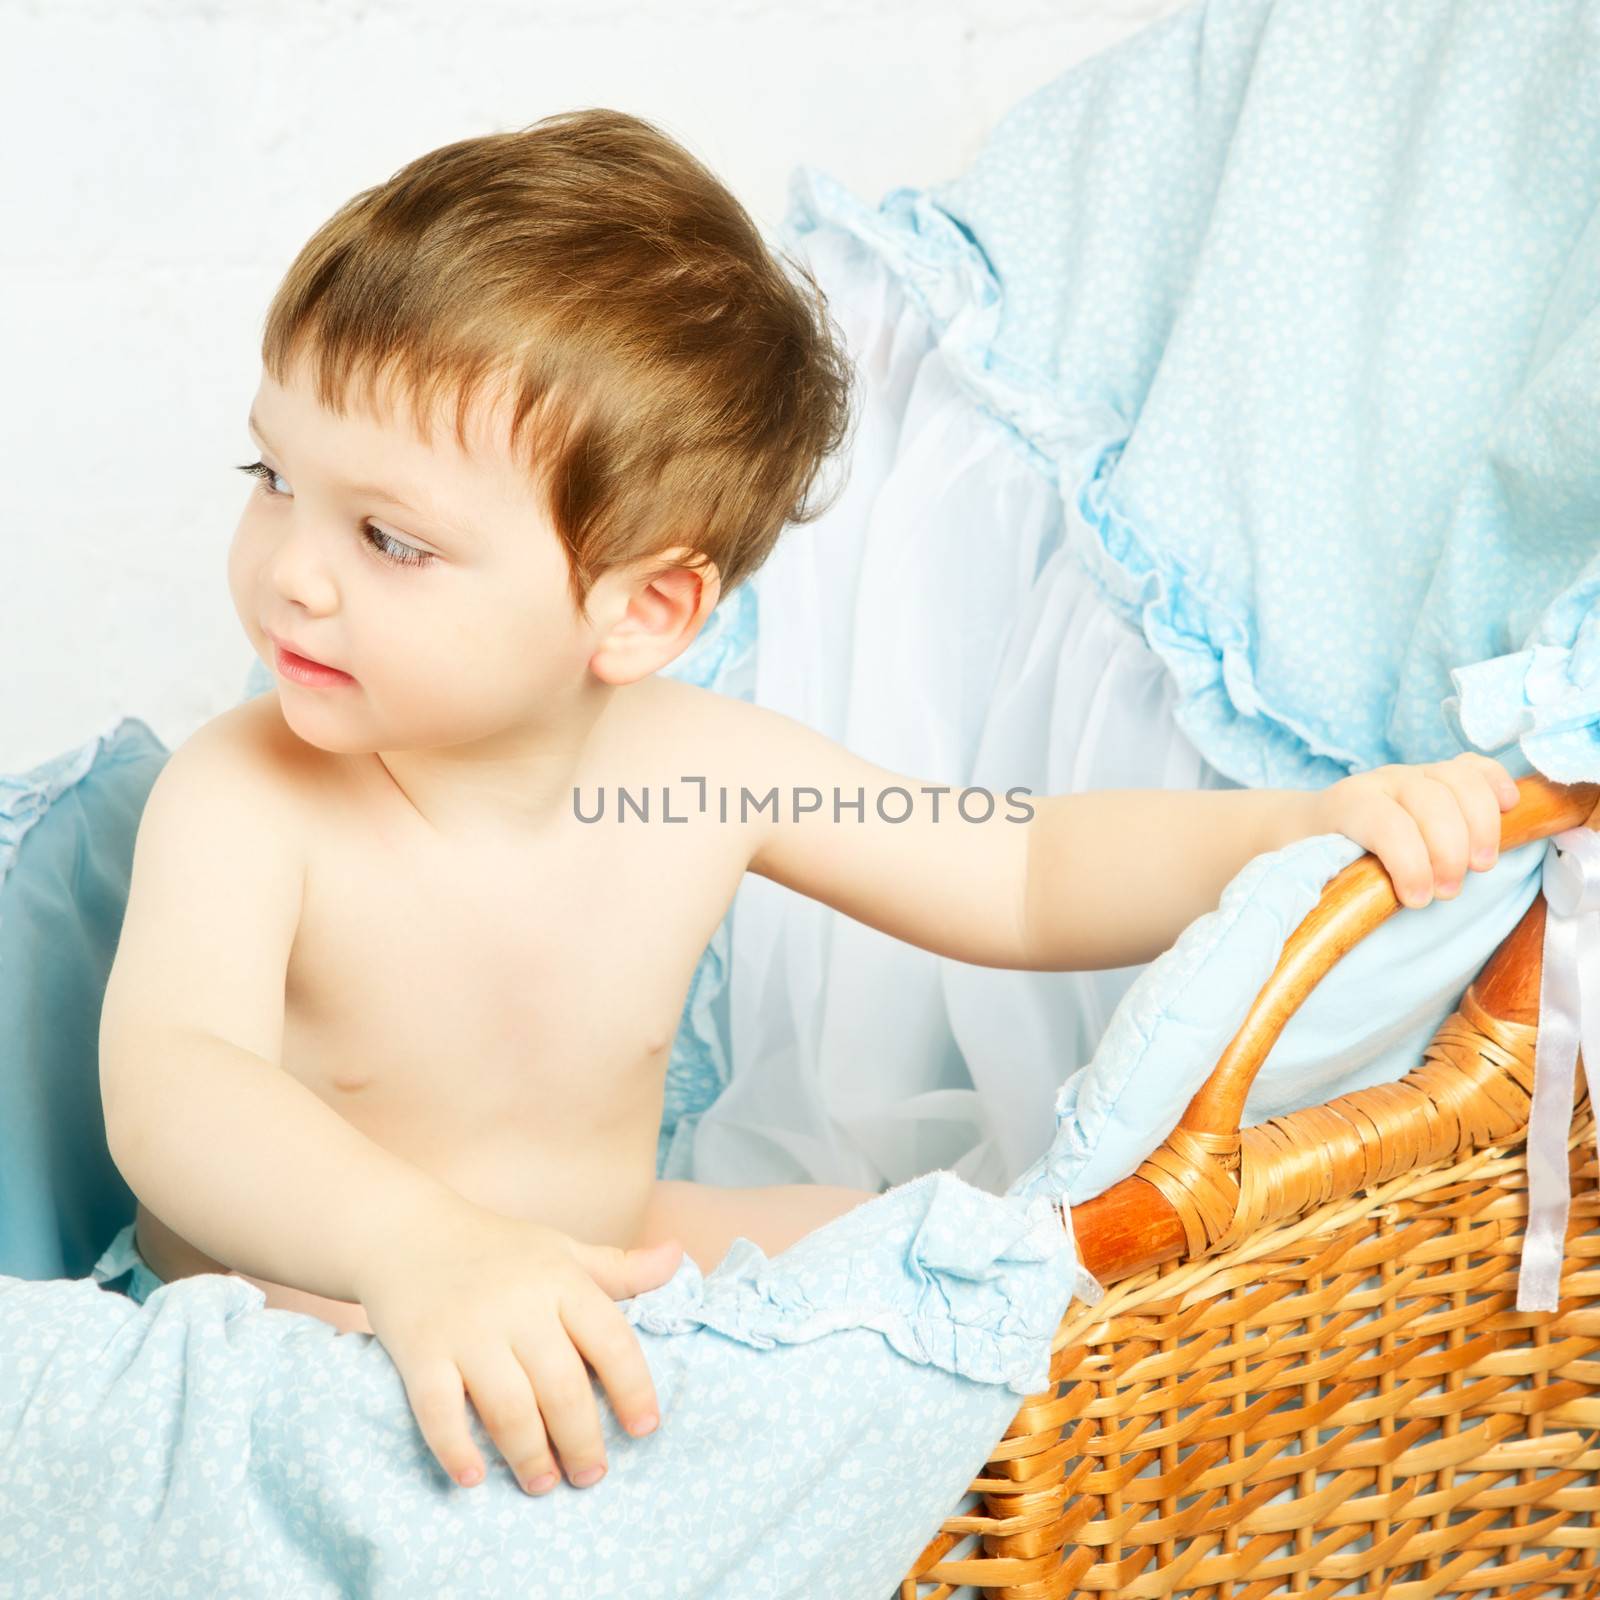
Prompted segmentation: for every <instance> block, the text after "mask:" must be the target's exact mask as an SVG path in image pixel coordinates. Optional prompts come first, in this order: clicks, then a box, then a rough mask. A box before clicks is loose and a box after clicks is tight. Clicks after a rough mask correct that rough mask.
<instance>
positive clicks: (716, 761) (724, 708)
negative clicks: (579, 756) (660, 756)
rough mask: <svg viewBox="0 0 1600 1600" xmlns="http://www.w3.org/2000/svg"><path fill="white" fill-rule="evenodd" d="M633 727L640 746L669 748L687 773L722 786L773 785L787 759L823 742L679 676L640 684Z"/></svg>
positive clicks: (774, 714) (783, 719) (789, 721)
mask: <svg viewBox="0 0 1600 1600" xmlns="http://www.w3.org/2000/svg"><path fill="white" fill-rule="evenodd" d="M640 687H641V688H645V689H648V690H649V693H648V694H645V695H642V696H640V697H639V698H638V700H637V702H636V705H635V710H634V727H635V728H636V729H637V730H638V737H639V739H640V740H641V741H642V742H646V741H647V742H650V743H653V744H656V745H658V746H659V747H661V748H663V749H666V750H670V751H671V752H672V753H673V755H674V757H675V758H676V759H678V760H680V761H681V762H683V763H688V762H691V761H693V762H695V763H697V765H695V766H693V767H690V766H687V765H686V766H685V771H694V772H698V773H703V774H705V775H706V776H707V777H715V778H716V779H717V780H719V781H722V782H731V783H735V784H737V783H754V782H756V781H757V780H758V779H759V778H761V777H763V776H765V778H766V779H767V781H768V782H771V781H772V779H773V775H774V773H775V772H776V771H778V770H779V769H781V768H782V767H784V766H785V765H786V764H787V759H786V758H788V757H792V756H793V755H794V754H796V753H797V752H803V751H804V750H805V749H806V747H807V745H808V742H809V741H813V740H817V739H820V737H821V736H820V735H819V734H817V733H816V732H815V730H813V729H810V728H808V727H806V725H805V724H804V723H801V722H797V721H796V720H795V719H794V718H793V717H789V716H785V715H784V714H783V713H782V712H781V711H774V710H772V709H771V708H770V707H768V706H761V705H755V704H754V703H752V702H751V701H749V700H740V699H738V698H736V697H735V696H733V695H729V694H723V693H721V692H720V691H719V690H716V689H703V688H701V687H700V686H699V685H697V684H692V683H683V682H680V681H679V680H678V679H676V678H664V677H656V678H652V679H650V680H649V681H648V683H646V684H644V685H641V686H640Z"/></svg>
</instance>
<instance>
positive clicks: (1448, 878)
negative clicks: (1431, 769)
mask: <svg viewBox="0 0 1600 1600" xmlns="http://www.w3.org/2000/svg"><path fill="white" fill-rule="evenodd" d="M1393 797H1394V799H1395V800H1396V802H1397V803H1398V805H1399V807H1400V809H1401V812H1402V814H1403V815H1405V816H1406V817H1407V818H1408V819H1409V821H1410V823H1411V826H1412V828H1413V829H1414V830H1415V831H1416V832H1417V833H1418V834H1419V835H1420V847H1421V852H1422V861H1421V862H1420V863H1419V862H1418V860H1417V846H1416V845H1415V844H1413V843H1410V842H1407V843H1405V844H1401V843H1400V840H1399V836H1398V835H1399V833H1402V832H1403V831H1404V830H1403V827H1402V828H1401V829H1399V830H1397V834H1396V838H1395V848H1396V850H1397V859H1395V860H1391V859H1390V857H1389V855H1388V854H1387V853H1386V852H1385V850H1384V849H1383V848H1381V847H1379V846H1371V847H1370V848H1375V849H1377V851H1378V854H1379V856H1380V857H1381V858H1382V860H1383V864H1384V866H1386V867H1387V868H1388V869H1389V876H1390V878H1392V879H1393V880H1394V886H1395V893H1396V894H1397V895H1398V896H1399V897H1400V900H1401V903H1402V904H1404V905H1408V906H1425V905H1427V903H1428V902H1429V900H1431V899H1432V897H1433V894H1434V890H1435V887H1436V886H1438V885H1445V886H1449V885H1452V884H1453V885H1454V886H1455V887H1456V888H1459V887H1460V883H1461V880H1462V878H1463V877H1465V876H1466V871H1467V849H1468V834H1467V821H1466V818H1465V817H1463V816H1462V814H1461V804H1460V802H1459V801H1458V800H1457V799H1456V797H1455V793H1454V791H1453V790H1452V789H1451V788H1450V787H1449V786H1448V785H1446V784H1444V783H1441V782H1440V781H1439V780H1438V779H1436V778H1434V777H1432V776H1430V775H1429V774H1427V773H1425V772H1423V771H1422V770H1421V769H1420V768H1402V769H1401V774H1400V777H1399V779H1398V782H1397V783H1396V785H1395V788H1394V790H1393ZM1450 892H1451V893H1453V892H1454V889H1453V888H1452V889H1451V890H1450Z"/></svg>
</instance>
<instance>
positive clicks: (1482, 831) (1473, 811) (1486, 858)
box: [1427, 760, 1500, 882]
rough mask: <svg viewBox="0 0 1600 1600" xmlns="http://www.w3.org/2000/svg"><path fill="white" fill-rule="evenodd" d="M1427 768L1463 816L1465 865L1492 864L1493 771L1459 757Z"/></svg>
mask: <svg viewBox="0 0 1600 1600" xmlns="http://www.w3.org/2000/svg"><path fill="white" fill-rule="evenodd" d="M1427 771H1428V775H1429V776H1430V777H1432V778H1434V779H1435V780H1437V781H1438V782H1439V783H1442V784H1444V785H1445V786H1446V787H1447V788H1448V789H1449V790H1450V792H1451V793H1452V794H1454V795H1455V797H1456V804H1457V805H1458V806H1459V807H1460V808H1461V814H1462V816H1463V817H1464V818H1465V819H1466V824H1467V835H1468V846H1467V848H1468V857H1469V860H1468V864H1469V865H1471V866H1472V867H1475V868H1480V869H1481V868H1486V867H1491V866H1493V865H1494V863H1495V860H1496V858H1497V857H1498V856H1499V854H1500V790H1499V786H1498V784H1497V783H1496V781H1495V778H1494V776H1493V774H1491V773H1489V772H1487V771H1485V770H1484V768H1483V767H1482V766H1481V765H1479V764H1478V763H1477V762H1462V761H1460V760H1456V761H1446V762H1442V763H1440V764H1439V765H1438V766H1432V767H1429V768H1428V769H1427ZM1463 875H1464V874H1463ZM1457 881H1458V882H1459V877H1458V879H1457Z"/></svg>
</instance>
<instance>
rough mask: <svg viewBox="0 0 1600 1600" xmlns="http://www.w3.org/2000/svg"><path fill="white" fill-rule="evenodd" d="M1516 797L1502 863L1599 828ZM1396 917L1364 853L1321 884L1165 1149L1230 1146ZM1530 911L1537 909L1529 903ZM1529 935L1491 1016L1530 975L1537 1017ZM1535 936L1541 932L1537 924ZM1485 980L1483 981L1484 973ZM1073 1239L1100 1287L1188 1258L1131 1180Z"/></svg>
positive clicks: (1520, 1001) (1524, 794) (1534, 951)
mask: <svg viewBox="0 0 1600 1600" xmlns="http://www.w3.org/2000/svg"><path fill="white" fill-rule="evenodd" d="M1517 789H1518V791H1519V794H1518V800H1517V803H1516V805H1515V806H1513V807H1512V808H1511V809H1510V810H1509V811H1507V812H1506V813H1505V814H1504V815H1503V816H1502V817H1501V819H1500V849H1501V853H1502V854H1504V853H1505V852H1506V851H1507V850H1514V849H1516V848H1517V847H1518V846H1519V845H1523V844H1528V843H1530V842H1532V841H1533V840H1535V839H1544V838H1548V837H1549V836H1550V835H1551V834H1554V833H1560V832H1562V831H1563V830H1564V829H1567V828H1575V827H1579V826H1581V825H1583V824H1587V825H1589V826H1590V827H1596V826H1600V784H1594V783H1580V784H1560V783H1554V782H1552V781H1551V780H1550V779H1548V778H1544V777H1541V776H1540V775H1538V774H1537V773H1535V774H1531V775H1530V776H1528V777H1525V778H1520V779H1518V780H1517ZM1401 909H1404V908H1402V906H1401V904H1400V901H1399V900H1398V899H1397V898H1396V896H1395V892H1394V885H1393V883H1392V882H1391V880H1390V878H1389V874H1388V872H1387V871H1386V870H1385V869H1384V866H1383V864H1382V862H1381V861H1379V859H1378V858H1377V856H1375V855H1373V854H1371V853H1370V852H1369V853H1368V854H1366V855H1364V856H1362V857H1361V859H1360V860H1358V861H1352V862H1351V863H1350V865H1349V866H1348V867H1346V868H1344V870H1343V871H1341V872H1338V873H1336V874H1335V875H1334V876H1333V877H1332V878H1330V879H1329V880H1328V882H1327V884H1326V885H1325V886H1324V888H1323V891H1322V895H1321V898H1320V899H1319V900H1318V901H1317V904H1316V905H1315V906H1313V907H1312V909H1311V911H1310V912H1309V913H1308V914H1307V915H1306V917H1305V919H1304V920H1303V921H1302V922H1301V923H1300V925H1299V927H1297V928H1296V929H1295V931H1294V932H1293V933H1292V934H1291V935H1290V936H1289V939H1288V940H1287V942H1286V943H1285V944H1284V947H1283V953H1282V954H1281V956H1280V957H1279V959H1278V964H1277V966H1276V967H1275V968H1274V969H1273V971H1272V974H1271V976H1270V977H1269V978H1268V979H1267V981H1266V983H1265V984H1263V985H1262V988H1261V992H1260V994H1258V995H1257V996H1256V999H1255V1002H1254V1004H1253V1005H1252V1006H1251V1007H1250V1010H1249V1013H1248V1014H1247V1015H1246V1017H1245V1019H1244V1021H1243V1023H1242V1024H1241V1025H1240V1027H1239V1031H1238V1032H1237V1033H1236V1034H1235V1035H1234V1037H1233V1039H1232V1040H1231V1041H1230V1043H1229V1044H1228V1047H1227V1048H1226V1049H1225V1050H1224V1051H1223V1052H1222V1055H1221V1056H1220V1058H1219V1059H1218V1061H1217V1064H1216V1066H1215V1067H1214V1068H1213V1069H1212V1072H1211V1075H1210V1077H1209V1078H1207V1079H1206V1081H1205V1083H1204V1084H1203V1085H1202V1086H1201V1088H1200V1089H1199V1091H1198V1092H1197V1093H1196V1094H1195V1096H1194V1098H1193V1099H1192V1100H1191V1101H1190V1102H1189V1105H1188V1107H1187V1109H1186V1110H1185V1111H1184V1114H1183V1116H1182V1118H1181V1119H1180V1120H1179V1123H1178V1129H1177V1130H1176V1131H1175V1133H1174V1134H1173V1136H1172V1137H1173V1139H1178V1138H1180V1137H1182V1136H1184V1135H1199V1136H1201V1137H1205V1136H1211V1137H1213V1138H1216V1137H1222V1138H1227V1137H1229V1136H1231V1137H1232V1138H1234V1139H1237V1137H1238V1134H1239V1122H1240V1117H1241V1116H1242V1114H1243V1111H1244V1104H1245V1097H1246V1096H1247V1095H1248V1094H1249V1091H1250V1085H1251V1084H1252V1083H1253V1082H1254V1081H1255V1076H1256V1073H1257V1072H1258V1071H1259V1070H1260V1068H1261V1063H1262V1062H1263V1061H1265V1060H1266V1058H1267V1053H1268V1052H1269V1051H1270V1050H1271V1049H1272V1046H1273V1045H1274V1044H1275V1043H1276V1042H1277V1040H1278V1036H1279V1035H1280V1034H1281V1033H1282V1032H1283V1030H1284V1028H1285V1027H1286V1026H1287V1025H1288V1022H1289V1019H1290V1017H1292V1016H1293V1015H1294V1014H1295V1012H1296V1011H1297V1010H1298V1009H1299V1008H1300V1006H1301V1004H1302V1003H1303V1002H1304V1001H1305V998H1306V996H1307V995H1309V994H1310V993H1311V991H1312V990H1313V989H1314V988H1315V987H1316V986H1317V984H1318V983H1320V982H1321V981H1322V978H1323V977H1324V975H1325V974H1326V973H1327V972H1329V971H1330V970H1331V969H1332V968H1333V966H1334V965H1335V964H1336V963H1337V962H1338V961H1339V960H1340V959H1341V958H1342V957H1343V956H1344V955H1345V953H1346V952H1347V951H1349V950H1351V949H1353V948H1354V947H1355V946H1356V945H1357V944H1358V943H1359V942H1360V941H1361V940H1362V939H1364V938H1366V936H1367V935H1368V934H1369V933H1371V932H1372V930H1373V929H1374V928H1376V927H1378V926H1379V925H1380V924H1382V923H1383V922H1385V921H1387V920H1388V918H1389V917H1391V916H1393V915H1394V913H1395V912H1396V911H1399V910H1401ZM1532 909H1533V910H1535V911H1537V910H1540V909H1541V901H1540V900H1539V899H1538V898H1536V899H1535V902H1534V906H1533V908H1532ZM1529 926H1530V923H1529V919H1528V918H1527V917H1524V919H1523V922H1522V923H1521V924H1519V927H1518V928H1517V929H1514V930H1513V931H1512V934H1511V935H1510V936H1509V937H1508V938H1507V940H1506V941H1505V942H1504V943H1503V944H1502V946H1501V951H1509V948H1510V947H1512V946H1513V944H1515V950H1516V954H1517V957H1518V959H1517V961H1516V963H1515V970H1516V972H1517V973H1518V974H1519V975H1520V981H1518V982H1516V983H1509V984H1508V983H1507V982H1505V981H1504V979H1502V981H1501V983H1500V985H1499V988H1498V1000H1493V999H1491V998H1490V991H1489V990H1488V989H1487V988H1485V989H1484V991H1483V992H1482V993H1480V995H1479V999H1480V1000H1483V1001H1486V1002H1487V1003H1488V1006H1489V1009H1491V1010H1493V1011H1494V1012H1495V1014H1496V1015H1499V1016H1502V1017H1507V1016H1510V1015H1511V1014H1512V1013H1513V1012H1514V1011H1521V1012H1523V1013H1528V1012H1529V1010H1530V1007H1529V1004H1528V994H1527V988H1528V982H1527V980H1528V976H1529V974H1530V973H1531V981H1532V1005H1531V1016H1537V1011H1538V960H1539V948H1538V946H1536V945H1533V944H1532V942H1531V940H1530V937H1529V935H1528V933H1527V931H1526V930H1527V929H1528V928H1529ZM1539 927H1540V928H1541V929H1542V927H1543V919H1542V917H1541V918H1540V919H1539ZM1501 951H1497V952H1496V957H1495V958H1494V959H1498V957H1499V956H1500V954H1501ZM1492 964H1493V960H1492V961H1491V965H1492ZM1484 970H1485V973H1486V974H1487V973H1488V971H1489V967H1488V966H1486V967H1485V969H1484ZM1526 1020H1531V1017H1530V1018H1527V1019H1526ZM1167 1148H1168V1146H1167V1145H1163V1146H1162V1149H1163V1150H1165V1149H1167ZM1072 1229H1073V1233H1074V1235H1075V1237H1076V1240H1077V1246H1078V1253H1079V1257H1080V1259H1081V1260H1082V1261H1083V1264H1084V1265H1085V1266H1086V1267H1087V1268H1088V1269H1089V1271H1090V1272H1092V1273H1093V1274H1094V1275H1095V1276H1096V1277H1097V1278H1099V1279H1100V1280H1101V1281H1102V1282H1106V1281H1110V1280H1113V1279H1116V1278H1121V1277H1126V1276H1127V1275H1128V1274H1129V1273H1130V1272H1136V1271H1140V1270H1142V1269H1143V1268H1145V1267H1149V1266H1154V1265H1156V1264H1157V1263H1159V1262H1162V1261H1169V1260H1174V1259H1176V1258H1177V1257H1180V1256H1182V1255H1184V1254H1186V1253H1187V1252H1188V1249H1189V1245H1188V1239H1187V1235H1186V1232H1185V1229H1184V1226H1183V1223H1182V1221H1181V1219H1180V1217H1179V1214H1178V1212H1177V1210H1176V1208H1175V1207H1174V1206H1173V1204H1172V1202H1171V1201H1170V1200H1168V1199H1167V1197H1166V1196H1165V1195H1164V1194H1162V1193H1161V1191H1160V1190H1159V1189H1157V1188H1156V1187H1155V1185H1154V1184H1152V1183H1150V1182H1148V1181H1147V1180H1146V1179H1144V1178H1141V1177H1139V1176H1137V1175H1132V1176H1129V1177H1126V1178H1123V1179H1122V1180H1121V1181H1120V1182H1119V1183H1116V1184H1113V1185H1112V1186H1111V1188H1109V1189H1107V1190H1106V1191H1105V1192H1104V1193H1102V1194H1098V1195H1095V1196H1094V1197H1093V1198H1092V1199H1089V1200H1085V1201H1084V1202H1083V1203H1082V1204H1080V1205H1076V1206H1073V1207H1072Z"/></svg>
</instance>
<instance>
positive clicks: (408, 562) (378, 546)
mask: <svg viewBox="0 0 1600 1600" xmlns="http://www.w3.org/2000/svg"><path fill="white" fill-rule="evenodd" d="M239 470H240V471H241V472H248V473H249V474H250V476H251V477H253V478H258V479H260V481H261V487H262V489H263V490H264V491H265V492H266V493H267V494H269V495H272V496H273V497H275V498H276V497H278V490H276V489H274V488H273V487H272V480H273V479H274V478H276V477H277V476H278V474H277V473H276V472H274V471H273V470H272V468H271V467H269V466H268V465H267V464H266V462H265V461H251V462H249V463H247V464H246V465H244V466H241V467H240V468H239ZM361 533H362V537H363V538H365V539H366V541H367V544H368V546H369V547H370V548H371V549H372V550H373V552H374V553H375V554H376V555H377V556H378V557H379V558H380V559H381V560H383V561H387V562H389V564H390V565H391V566H396V567H425V566H426V565H427V564H428V563H429V562H430V561H432V560H433V559H434V558H433V554H432V552H431V551H427V550H418V549H416V548H415V547H414V546H412V545H409V544H402V543H401V542H400V541H399V540H398V539H393V538H391V537H390V536H389V535H388V534H386V533H385V532H384V531H383V530H382V529H381V528H379V527H376V526H375V525H374V524H372V523H370V522H364V523H362V524H361ZM374 534H376V535H377V537H376V538H374V537H373V535H374ZM395 550H408V551H410V552H411V553H410V554H409V555H403V556H397V555H395V554H393V551H395Z"/></svg>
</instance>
